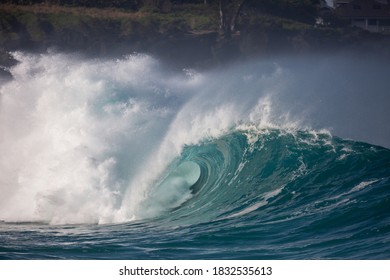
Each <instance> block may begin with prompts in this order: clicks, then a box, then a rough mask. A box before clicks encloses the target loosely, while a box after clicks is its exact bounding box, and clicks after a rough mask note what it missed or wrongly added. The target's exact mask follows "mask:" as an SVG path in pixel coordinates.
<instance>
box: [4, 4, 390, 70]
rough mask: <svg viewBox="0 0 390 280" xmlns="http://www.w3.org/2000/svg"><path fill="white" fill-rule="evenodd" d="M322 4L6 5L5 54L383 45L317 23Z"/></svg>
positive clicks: (229, 52)
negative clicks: (55, 51) (11, 52)
mask: <svg viewBox="0 0 390 280" xmlns="http://www.w3.org/2000/svg"><path fill="white" fill-rule="evenodd" d="M319 2H320V1H318V0H262V1H258V0H176V1H175V0H115V1H103V0H98V1H96V0H95V1H92V0H0V49H5V50H12V49H22V50H30V51H34V50H37V51H44V50H46V49H47V48H49V47H55V48H58V49H60V50H70V51H74V50H77V51H86V52H91V53H94V54H97V55H105V54H110V53H112V52H114V53H115V52H122V53H123V52H132V51H135V52H151V53H156V54H159V55H162V56H163V57H165V58H167V59H179V60H180V59H183V63H185V60H186V59H187V60H188V59H193V60H194V61H197V62H199V61H202V63H205V64H207V63H210V61H213V62H211V63H214V62H215V61H217V62H220V61H223V60H225V59H229V58H232V57H248V56H252V55H268V54H272V53H277V52H285V51H288V52H296V53H300V52H305V51H308V50H309V51H310V50H318V49H324V48H329V47H332V48H334V47H339V46H343V45H345V44H355V43H356V42H359V41H360V42H365V41H372V40H373V39H374V40H377V41H378V40H379V41H380V40H383V38H382V37H381V36H380V35H375V34H368V33H366V32H362V31H359V30H355V29H354V30H351V29H349V28H347V27H343V26H337V27H336V26H329V25H327V26H316V25H315V19H316V18H317V17H318V16H319V11H320V9H319ZM386 40H388V39H386ZM380 46H381V45H380ZM380 48H381V47H380Z"/></svg>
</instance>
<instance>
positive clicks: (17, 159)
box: [0, 52, 390, 224]
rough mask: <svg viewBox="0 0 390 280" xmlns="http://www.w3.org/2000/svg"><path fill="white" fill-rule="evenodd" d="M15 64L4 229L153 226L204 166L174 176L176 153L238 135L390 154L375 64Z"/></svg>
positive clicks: (35, 59) (3, 94) (0, 124)
mask: <svg viewBox="0 0 390 280" xmlns="http://www.w3.org/2000/svg"><path fill="white" fill-rule="evenodd" d="M13 55H14V57H15V58H16V59H17V60H18V61H19V64H17V65H16V66H14V67H12V68H11V69H10V71H11V73H12V75H13V77H14V79H13V80H11V81H8V82H3V83H2V84H1V87H0V150H1V153H0V170H1V173H0V193H1V196H0V220H3V221H6V222H26V221H34V222H37V221H43V222H48V223H51V224H79V223H93V224H94V223H98V224H106V223H122V222H127V221H133V220H139V219H141V220H142V219H145V218H152V217H156V216H158V215H161V214H163V213H166V212H167V211H170V210H171V209H175V208H176V207H179V206H180V205H182V204H183V203H185V202H186V201H188V200H189V199H190V198H191V197H193V196H194V195H195V192H194V189H193V186H192V185H193V184H195V182H196V181H197V180H195V179H191V178H195V177H201V176H200V175H199V174H198V171H197V170H198V168H200V169H201V167H202V166H201V167H197V165H196V164H194V165H192V170H187V169H185V168H184V169H183V168H182V169H180V168H179V170H177V169H176V168H177V166H178V165H179V164H180V163H181V162H182V161H181V160H180V156H181V155H182V153H183V151H188V150H186V149H187V147H190V146H197V145H202V144H203V143H206V142H207V141H211V140H212V139H219V138H220V137H224V136H225V135H228V134H230V133H234V132H236V131H258V133H262V132H261V131H263V132H264V131H265V130H269V129H278V130H281V131H285V132H289V133H293V134H294V133H296V132H298V131H301V130H304V131H308V132H310V133H312V134H313V135H330V134H332V135H335V136H339V137H342V138H348V139H353V140H357V141H363V142H368V143H370V144H374V145H381V146H384V147H387V148H388V147H390V126H389V125H388V124H389V123H390V114H389V113H388V104H390V102H389V101H390V100H389V89H390V79H389V77H390V75H389V74H390V70H389V68H388V67H387V65H385V63H382V62H380V60H379V59H378V60H377V59H373V58H359V60H357V59H356V57H352V56H342V55H339V56H337V55H335V56H322V57H314V56H312V57H299V58H287V57H285V58H279V59H269V60H263V61H254V62H251V63H246V64H236V65H231V66H230V67H226V68H220V69H215V70H210V71H205V72H196V71H194V70H191V69H183V71H181V72H172V71H167V70H166V69H165V68H164V65H161V64H160V63H159V61H158V60H157V59H155V58H153V57H150V56H147V55H130V56H127V57H122V58H119V59H83V58H81V57H79V56H76V55H65V54H58V53H47V54H41V55H32V54H26V53H21V52H16V53H14V54H13ZM248 135H249V134H248ZM248 137H249V138H250V136H248ZM254 137H255V138H256V137H257V136H254ZM321 137H322V136H321ZM321 137H320V138H321ZM256 139H257V138H256ZM221 145H222V144H221ZM219 148H220V150H222V151H223V148H221V147H219ZM224 156H226V155H224ZM227 157H228V156H227ZM189 158H191V157H190V156H189ZM188 166H191V164H189V165H187V167H188ZM200 169H199V170H200ZM175 170H176V171H175ZM168 171H169V172H168ZM175 172H176V173H175ZM199 172H200V171H199ZM169 174H174V175H169ZM188 174H190V175H188ZM194 174H196V175H194ZM183 178H184V179H183ZM204 180H206V179H204ZM167 182H168V183H167ZM282 189H283V188H281V189H280V188H277V189H273V190H269V193H271V195H270V197H273V194H275V195H277V194H278V193H279V192H280V191H281V190H282ZM266 202H267V200H262V201H261V202H259V203H258V204H254V205H250V206H249V208H245V209H241V210H240V211H239V212H237V213H232V214H231V217H238V216H240V215H241V214H242V215H244V214H245V213H249V212H251V211H254V210H256V209H258V208H259V207H261V206H262V205H265V204H266ZM251 207H252V208H251Z"/></svg>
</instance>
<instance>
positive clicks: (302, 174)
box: [156, 129, 390, 258]
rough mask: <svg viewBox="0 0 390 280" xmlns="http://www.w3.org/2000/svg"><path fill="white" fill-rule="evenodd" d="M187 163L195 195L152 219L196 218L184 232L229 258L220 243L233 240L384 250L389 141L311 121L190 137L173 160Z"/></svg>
mask: <svg viewBox="0 0 390 280" xmlns="http://www.w3.org/2000/svg"><path fill="white" fill-rule="evenodd" d="M185 163H191V166H193V167H194V170H196V171H197V170H198V166H199V167H200V170H201V175H200V177H199V179H198V181H197V183H195V184H194V185H193V186H192V187H191V190H192V196H191V197H189V198H188V200H186V202H184V203H183V204H182V205H181V206H180V207H178V208H174V209H171V210H169V211H166V213H164V214H162V215H161V216H159V217H157V218H156V219H157V220H156V222H157V223H159V224H163V225H165V228H166V230H169V228H171V227H174V228H178V229H179V231H180V232H183V231H184V232H185V231H186V230H189V229H190V230H192V229H193V228H198V227H200V228H201V230H200V232H197V233H188V232H187V233H185V238H184V239H185V240H190V241H189V242H190V244H191V242H194V244H197V243H196V242H197V241H198V242H203V241H206V242H207V243H208V245H207V246H210V243H212V242H215V243H216V245H214V246H212V247H213V250H215V252H214V253H213V254H214V255H212V256H216V257H223V258H224V257H227V258H229V257H228V256H227V255H226V254H228V253H229V252H228V251H229V250H232V249H231V248H229V249H228V248H226V247H223V246H222V245H223V244H230V245H232V244H233V246H239V247H240V248H239V249H237V250H238V251H239V252H240V253H239V255H235V257H240V258H241V257H244V258H267V257H272V258H275V257H276V258H388V257H389V255H388V252H389V245H386V244H388V243H387V241H388V240H389V238H390V237H389V233H390V227H389V221H390V218H389V216H388V213H389V210H390V203H389V202H390V195H389V188H390V180H389V179H390V177H389V167H390V165H389V164H390V150H388V149H385V148H382V147H378V146H372V145H369V144H365V143H361V142H354V141H346V140H342V139H340V138H337V137H332V136H331V135H329V134H321V133H313V132H310V131H298V132H288V131H285V130H279V129H270V130H263V131H260V132H259V131H257V132H256V133H255V132H250V131H237V132H234V133H231V134H228V135H225V136H223V137H220V138H218V139H215V140H210V141H207V142H204V143H202V144H199V145H195V146H187V147H186V148H185V149H184V151H183V154H182V155H181V157H180V158H179V159H178V160H177V162H175V163H174V166H171V167H170V169H172V170H176V169H175V166H179V168H180V166H181V165H183V164H185ZM194 163H196V164H197V165H194ZM189 166H190V165H189ZM195 166H196V167H195ZM174 172H175V171H174ZM197 177H198V176H197ZM175 236H177V235H175ZM179 243H180V242H179ZM176 245H177V244H176ZM176 245H175V246H176ZM180 246H183V243H180ZM184 247H191V245H185V246H184ZM367 247H369V248H370V250H367ZM207 256H208V255H207V253H205V255H204V256H202V257H207Z"/></svg>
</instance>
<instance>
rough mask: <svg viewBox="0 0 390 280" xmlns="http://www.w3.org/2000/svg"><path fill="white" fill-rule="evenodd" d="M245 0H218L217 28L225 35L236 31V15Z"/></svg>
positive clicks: (227, 35)
mask: <svg viewBox="0 0 390 280" xmlns="http://www.w3.org/2000/svg"><path fill="white" fill-rule="evenodd" d="M246 2H247V0H219V20H220V21H219V22H220V23H219V28H220V30H221V31H222V32H223V33H224V35H225V36H226V37H230V36H231V34H232V33H234V32H235V31H236V28H237V22H238V17H239V15H240V13H241V11H242V8H243V7H244V5H245V3H246Z"/></svg>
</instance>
